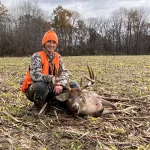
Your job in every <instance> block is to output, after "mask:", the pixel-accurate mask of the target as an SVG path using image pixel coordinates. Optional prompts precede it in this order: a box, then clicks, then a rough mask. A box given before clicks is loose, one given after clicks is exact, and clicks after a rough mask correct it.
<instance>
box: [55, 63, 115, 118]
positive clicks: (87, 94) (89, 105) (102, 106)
mask: <svg viewBox="0 0 150 150" xmlns="http://www.w3.org/2000/svg"><path fill="white" fill-rule="evenodd" d="M87 67H88V71H89V75H90V78H87V77H84V78H86V79H87V80H88V81H89V82H88V84H86V85H84V86H82V78H81V84H80V85H81V87H80V88H70V86H69V80H68V83H67V85H62V86H63V87H64V88H65V89H67V92H66V93H63V94H60V95H57V96H56V99H57V100H59V101H65V102H66V105H67V108H68V110H69V111H70V112H71V113H73V114H76V115H90V116H95V117H97V116H100V115H101V114H108V113H115V112H117V107H116V106H115V105H113V104H111V103H110V102H108V101H106V100H104V99H102V98H101V97H100V95H98V94H96V93H95V92H93V91H88V90H85V88H87V87H89V86H91V85H93V84H94V83H95V80H96V77H95V76H94V73H93V70H92V68H91V67H89V66H88V65H87ZM108 108H111V109H108Z"/></svg>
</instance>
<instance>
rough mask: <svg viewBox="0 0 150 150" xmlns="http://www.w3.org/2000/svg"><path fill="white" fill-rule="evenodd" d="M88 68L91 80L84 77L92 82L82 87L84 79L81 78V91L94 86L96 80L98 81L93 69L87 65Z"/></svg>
mask: <svg viewBox="0 0 150 150" xmlns="http://www.w3.org/2000/svg"><path fill="white" fill-rule="evenodd" d="M87 68H88V71H89V75H90V78H88V77H85V76H84V78H86V79H87V80H89V81H90V82H88V83H87V84H86V85H84V86H82V78H81V82H80V85H81V86H82V87H81V90H83V89H85V88H87V87H89V86H91V85H93V84H94V83H95V80H96V77H95V75H94V72H93V69H92V68H91V67H90V66H89V65H88V64H87Z"/></svg>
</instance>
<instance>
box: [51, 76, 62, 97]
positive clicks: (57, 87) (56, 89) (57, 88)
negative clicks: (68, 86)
mask: <svg viewBox="0 0 150 150" xmlns="http://www.w3.org/2000/svg"><path fill="white" fill-rule="evenodd" d="M52 83H53V85H54V91H53V92H55V94H59V93H61V92H62V90H63V87H62V86H61V84H60V82H59V78H56V77H55V76H54V77H53V78H52Z"/></svg>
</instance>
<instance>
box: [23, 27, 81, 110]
mask: <svg viewBox="0 0 150 150" xmlns="http://www.w3.org/2000/svg"><path fill="white" fill-rule="evenodd" d="M42 45H43V47H44V48H43V49H42V50H41V51H39V52H37V53H34V54H33V55H32V57H31V64H30V67H29V69H28V71H27V73H26V76H25V79H24V82H23V84H22V88H21V91H22V92H24V93H25V95H26V97H27V98H28V99H29V100H30V101H32V102H34V107H35V108H41V107H42V106H43V104H44V103H45V102H46V101H48V100H50V99H51V98H53V97H54V96H55V95H57V94H60V93H61V92H62V91H63V87H62V86H61V84H66V83H67V78H68V72H67V70H66V69H65V68H64V65H63V62H62V57H61V56H60V54H58V53H57V52H55V49H56V47H57V45H58V37H57V35H56V33H55V32H54V31H53V30H49V31H48V32H46V33H45V34H44V36H43V39H42ZM60 78H61V79H62V80H60V81H59V82H57V81H56V80H58V79H60ZM54 83H55V84H54ZM70 86H71V87H72V88H73V87H79V85H78V83H77V82H75V81H71V82H70Z"/></svg>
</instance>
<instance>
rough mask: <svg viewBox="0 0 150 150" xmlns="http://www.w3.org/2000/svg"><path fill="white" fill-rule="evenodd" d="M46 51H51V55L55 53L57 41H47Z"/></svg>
mask: <svg viewBox="0 0 150 150" xmlns="http://www.w3.org/2000/svg"><path fill="white" fill-rule="evenodd" d="M44 46H45V49H46V50H48V51H49V53H50V54H51V53H53V52H54V50H55V49H56V47H57V44H56V42H55V41H53V40H49V41H47V42H46V43H45V45H44Z"/></svg>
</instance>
